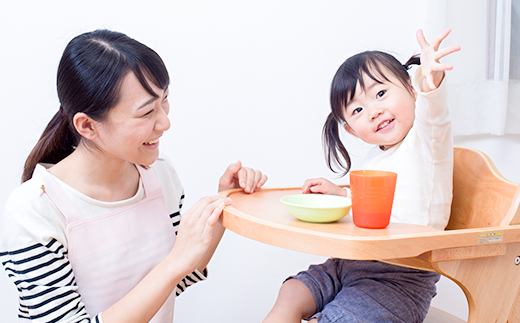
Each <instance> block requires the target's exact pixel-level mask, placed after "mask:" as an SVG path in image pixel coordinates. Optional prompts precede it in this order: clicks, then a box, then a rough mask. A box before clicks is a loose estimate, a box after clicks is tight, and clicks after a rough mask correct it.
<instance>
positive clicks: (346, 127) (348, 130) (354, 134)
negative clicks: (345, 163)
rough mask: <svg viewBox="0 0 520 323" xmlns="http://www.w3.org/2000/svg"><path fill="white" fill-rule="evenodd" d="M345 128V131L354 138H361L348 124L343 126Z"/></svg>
mask: <svg viewBox="0 0 520 323" xmlns="http://www.w3.org/2000/svg"><path fill="white" fill-rule="evenodd" d="M343 128H345V130H346V131H347V132H348V133H349V134H351V135H353V136H354V137H356V138H359V137H358V135H356V132H355V131H354V129H352V128H350V126H349V125H348V124H347V123H345V124H344V125H343Z"/></svg>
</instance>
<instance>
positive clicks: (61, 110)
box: [58, 105, 69, 119]
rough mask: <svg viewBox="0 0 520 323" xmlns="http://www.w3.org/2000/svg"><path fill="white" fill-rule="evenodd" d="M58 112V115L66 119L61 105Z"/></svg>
mask: <svg viewBox="0 0 520 323" xmlns="http://www.w3.org/2000/svg"><path fill="white" fill-rule="evenodd" d="M58 113H59V114H60V116H62V117H63V118H65V119H68V118H69V117H68V116H67V114H66V113H65V110H64V109H63V106H61V105H60V109H59V110H58Z"/></svg>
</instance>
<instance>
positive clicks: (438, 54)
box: [435, 46, 460, 61]
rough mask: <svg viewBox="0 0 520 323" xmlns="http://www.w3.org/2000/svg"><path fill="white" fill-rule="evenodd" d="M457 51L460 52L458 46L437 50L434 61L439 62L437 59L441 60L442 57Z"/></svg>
mask: <svg viewBox="0 0 520 323" xmlns="http://www.w3.org/2000/svg"><path fill="white" fill-rule="evenodd" d="M459 50H460V46H451V47H446V48H443V49H441V50H438V51H437V52H436V53H435V60H436V61H439V59H441V58H443V57H444V56H446V55H449V54H451V53H454V52H457V51H459Z"/></svg>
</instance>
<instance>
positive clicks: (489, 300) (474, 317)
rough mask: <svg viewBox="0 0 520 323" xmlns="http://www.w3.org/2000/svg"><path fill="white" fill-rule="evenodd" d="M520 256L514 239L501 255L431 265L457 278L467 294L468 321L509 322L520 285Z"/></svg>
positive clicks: (454, 278)
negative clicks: (516, 260)
mask: <svg viewBox="0 0 520 323" xmlns="http://www.w3.org/2000/svg"><path fill="white" fill-rule="evenodd" d="M518 256H520V243H511V244H508V245H507V250H506V251H505V254H504V255H502V256H494V257H486V258H477V259H466V260H454V261H443V262H438V263H434V264H432V265H433V267H434V268H435V270H436V271H437V272H439V273H441V274H442V275H444V276H446V277H448V278H450V279H452V280H453V281H455V282H456V283H457V284H458V285H459V286H460V287H461V288H462V290H463V291H464V293H465V294H466V298H467V299H468V307H469V315H468V323H481V322H496V323H506V322H507V320H508V318H509V317H510V315H512V314H511V313H512V308H513V304H514V303H515V300H516V297H517V293H518V291H519V287H520V265H517V264H515V259H516V257H518ZM517 303H518V301H517ZM511 322H513V321H511ZM514 322H518V321H514Z"/></svg>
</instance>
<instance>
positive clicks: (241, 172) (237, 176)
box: [218, 161, 267, 193]
mask: <svg viewBox="0 0 520 323" xmlns="http://www.w3.org/2000/svg"><path fill="white" fill-rule="evenodd" d="M266 181H267V176H266V175H264V174H262V172H261V171H259V170H254V169H252V168H249V167H242V163H241V162H240V161H237V162H236V163H234V164H231V165H229V166H228V168H227V169H226V171H225V172H224V174H223V175H222V177H220V180H219V182H218V191H219V192H220V191H223V190H227V189H231V188H239V187H240V188H242V189H243V190H244V192H246V193H253V192H254V191H255V188H259V187H262V186H263V185H264V184H265V182H266Z"/></svg>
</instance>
